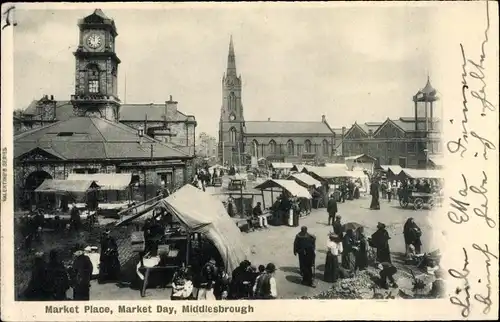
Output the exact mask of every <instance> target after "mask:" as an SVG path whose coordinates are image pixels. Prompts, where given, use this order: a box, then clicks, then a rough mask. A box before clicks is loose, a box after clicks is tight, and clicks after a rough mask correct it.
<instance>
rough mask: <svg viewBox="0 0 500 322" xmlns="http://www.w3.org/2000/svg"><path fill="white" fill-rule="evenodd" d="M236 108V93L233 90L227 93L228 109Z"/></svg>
mask: <svg viewBox="0 0 500 322" xmlns="http://www.w3.org/2000/svg"><path fill="white" fill-rule="evenodd" d="M235 109H236V95H234V92H231V93H230V94H229V110H230V111H234V110H235Z"/></svg>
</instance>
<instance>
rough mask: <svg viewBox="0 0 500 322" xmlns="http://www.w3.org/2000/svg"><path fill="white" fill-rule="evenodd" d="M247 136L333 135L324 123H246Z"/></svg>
mask: <svg viewBox="0 0 500 322" xmlns="http://www.w3.org/2000/svg"><path fill="white" fill-rule="evenodd" d="M245 128H246V131H245V133H246V134H332V130H330V128H329V127H328V125H326V123H323V122H304V121H246V122H245Z"/></svg>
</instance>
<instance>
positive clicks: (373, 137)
mask: <svg viewBox="0 0 500 322" xmlns="http://www.w3.org/2000/svg"><path fill="white" fill-rule="evenodd" d="M438 99H439V98H438V95H437V91H436V90H435V89H434V88H433V87H432V85H431V83H430V80H429V79H428V80H427V84H426V85H425V87H424V88H423V89H422V90H420V91H418V92H417V94H416V95H415V96H414V97H413V102H414V116H413V117H400V118H399V119H389V118H388V119H386V120H385V121H383V122H372V123H364V124H358V123H354V124H353V125H352V127H351V128H350V129H349V130H348V131H347V132H346V133H345V137H344V140H343V143H342V145H343V151H344V156H353V155H358V154H368V155H370V156H373V157H375V158H376V159H377V163H378V164H379V165H399V166H401V167H403V168H426V167H428V166H429V163H430V162H432V159H433V158H438V157H439V156H440V155H441V153H442V147H441V122H440V119H439V118H436V117H435V102H436V101H437V100H438Z"/></svg>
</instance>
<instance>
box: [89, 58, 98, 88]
mask: <svg viewBox="0 0 500 322" xmlns="http://www.w3.org/2000/svg"><path fill="white" fill-rule="evenodd" d="M87 86H88V87H87V89H88V92H89V93H91V94H97V93H99V68H98V67H97V65H89V66H88V67H87Z"/></svg>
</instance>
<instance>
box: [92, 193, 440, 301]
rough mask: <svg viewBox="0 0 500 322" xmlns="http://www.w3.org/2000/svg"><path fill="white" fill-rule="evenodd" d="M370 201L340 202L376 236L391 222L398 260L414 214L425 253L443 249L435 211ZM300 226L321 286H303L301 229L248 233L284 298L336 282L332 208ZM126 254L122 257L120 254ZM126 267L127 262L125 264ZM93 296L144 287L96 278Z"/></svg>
mask: <svg viewBox="0 0 500 322" xmlns="http://www.w3.org/2000/svg"><path fill="white" fill-rule="evenodd" d="M369 203H370V199H369V197H368V196H365V197H362V198H361V199H359V200H353V201H346V202H345V203H339V215H341V216H342V222H343V223H348V222H351V221H352V222H357V223H360V224H362V225H364V226H365V227H366V228H365V233H366V235H367V236H370V235H371V234H372V233H373V232H374V231H375V227H376V225H377V223H378V222H383V223H385V224H386V225H387V230H388V232H389V234H390V236H391V240H390V246H391V252H392V256H393V261H394V262H395V263H396V264H397V263H398V262H399V263H400V259H401V254H402V253H404V240H403V225H404V222H405V221H406V219H407V218H409V217H413V218H414V219H415V222H416V223H417V225H419V227H420V228H421V229H422V231H423V236H422V243H423V248H422V251H424V252H430V251H434V250H436V249H437V248H438V247H437V246H434V245H432V244H431V242H432V236H433V234H435V233H436V231H433V229H432V225H431V224H430V216H431V212H429V211H423V210H420V211H415V210H406V209H401V208H400V207H399V202H398V201H397V200H393V201H392V202H391V203H388V202H387V200H381V210H379V211H373V210H369V209H368V206H369ZM300 226H307V227H308V231H309V232H310V233H312V234H314V235H316V237H317V242H316V247H317V252H316V283H317V286H316V288H312V287H308V286H305V285H302V284H300V275H299V270H298V259H297V258H296V257H295V256H294V255H293V248H292V247H293V240H294V238H295V235H296V234H297V233H298V232H299V228H295V227H287V226H278V227H273V226H271V227H270V228H269V229H264V230H258V231H254V232H250V233H242V239H243V242H244V243H246V244H247V245H248V248H249V260H250V261H251V262H252V264H253V265H255V266H258V265H260V264H263V265H266V264H267V263H269V262H273V263H274V264H275V265H276V268H277V271H276V273H275V274H276V275H275V276H276V281H277V288H278V294H279V297H280V298H283V299H294V298H299V297H301V296H314V295H316V294H318V293H321V292H323V291H326V290H328V289H329V288H330V287H331V286H332V284H331V283H326V282H324V281H323V269H324V263H325V256H326V255H325V245H326V242H327V237H328V236H327V235H328V233H329V232H330V231H331V228H330V227H329V226H327V214H326V210H325V209H324V208H323V209H313V211H312V213H311V214H310V215H309V216H307V217H303V218H301V220H300ZM120 257H122V256H120ZM122 265H123V264H122ZM169 297H170V290H169V289H147V292H146V298H145V299H168V298H169ZM91 298H92V299H93V300H109V299H116V300H118V299H124V300H132V299H141V297H140V293H139V291H138V290H133V289H131V288H130V287H128V286H125V285H124V286H122V287H118V286H116V285H115V284H104V285H99V284H97V282H95V281H94V282H92V288H91Z"/></svg>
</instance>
